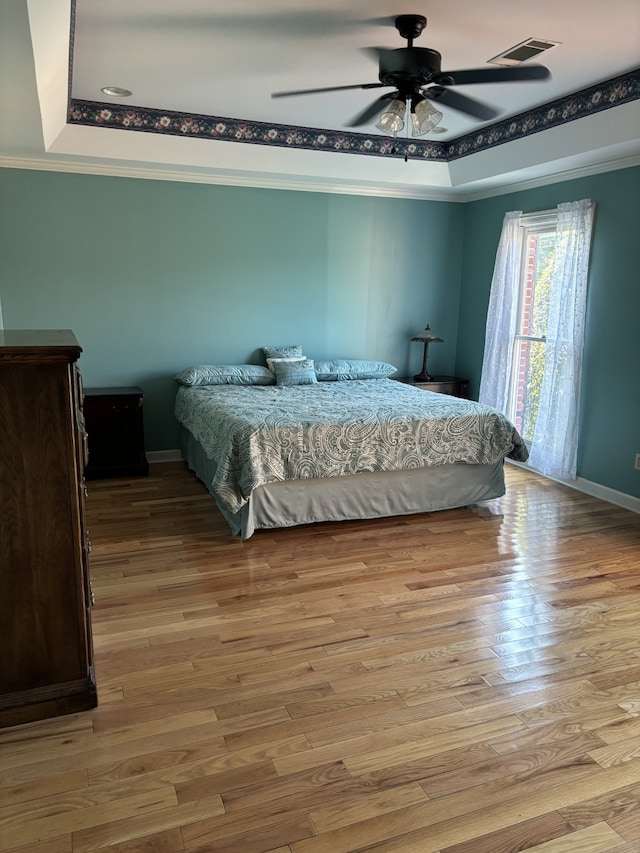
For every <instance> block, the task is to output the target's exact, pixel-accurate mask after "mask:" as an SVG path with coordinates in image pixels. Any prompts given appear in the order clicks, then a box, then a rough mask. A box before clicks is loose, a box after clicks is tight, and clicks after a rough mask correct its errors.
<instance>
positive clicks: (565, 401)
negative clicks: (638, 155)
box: [479, 199, 595, 480]
mask: <svg viewBox="0 0 640 853" xmlns="http://www.w3.org/2000/svg"><path fill="white" fill-rule="evenodd" d="M594 210H595V205H594V204H593V202H591V201H589V200H588V199H583V200H582V201H577V202H570V203H568V204H561V205H558V208H557V228H556V245H555V252H554V262H553V272H552V281H551V296H550V308H549V317H548V322H547V334H546V346H545V362H544V378H543V381H542V390H541V399H540V404H539V408H538V415H537V419H536V425H535V429H534V434H533V441H532V445H531V453H530V456H529V464H530V465H531V466H532V467H533V468H536V469H537V470H539V471H540V472H541V473H543V474H547V475H548V476H550V477H556V478H558V479H565V480H574V479H575V477H576V457H577V439H578V412H579V395H580V381H581V376H582V352H583V340H584V317H585V309H586V294H587V273H588V264H589V250H590V246H591V230H592V226H593V215H594ZM521 215H522V214H521V212H520V211H513V212H510V213H507V214H505V217H504V222H503V226H502V236H501V238H500V243H499V245H498V251H497V255H496V264H495V269H494V273H493V279H492V282H491V295H490V298H489V311H488V314H487V329H486V336H485V351H484V359H483V363H482V377H481V381H480V394H479V399H480V402H481V403H486V404H487V405H489V406H493V407H494V408H496V409H498V410H499V411H501V412H504V413H507V411H508V406H509V391H510V376H511V364H512V355H513V343H514V335H515V333H516V326H517V320H518V318H517V310H518V290H519V270H520V263H521V258H522V254H521V253H522V242H523V237H524V229H523V228H522V227H521V226H520V217H521Z"/></svg>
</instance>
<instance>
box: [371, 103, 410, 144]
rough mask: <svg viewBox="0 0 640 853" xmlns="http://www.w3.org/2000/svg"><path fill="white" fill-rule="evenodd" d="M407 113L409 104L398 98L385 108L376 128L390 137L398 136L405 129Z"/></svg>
mask: <svg viewBox="0 0 640 853" xmlns="http://www.w3.org/2000/svg"><path fill="white" fill-rule="evenodd" d="M406 111H407V103H406V101H405V100H404V99H402V100H401V99H399V98H397V99H396V100H395V101H391V103H390V104H389V105H388V106H386V107H385V108H384V112H383V113H382V114H381V116H380V118H379V119H378V121H377V122H376V127H377V128H378V130H381V131H382V132H383V133H388V134H389V136H396V135H397V134H398V133H400V131H401V130H402V128H403V127H404V116H405V113H406Z"/></svg>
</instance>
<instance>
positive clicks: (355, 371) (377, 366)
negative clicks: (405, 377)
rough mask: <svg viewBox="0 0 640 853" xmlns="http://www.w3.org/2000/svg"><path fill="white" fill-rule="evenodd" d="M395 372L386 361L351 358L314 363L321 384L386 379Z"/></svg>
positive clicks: (394, 368)
mask: <svg viewBox="0 0 640 853" xmlns="http://www.w3.org/2000/svg"><path fill="white" fill-rule="evenodd" d="M396 370H397V368H396V367H394V366H393V365H392V364H388V363H387V362H386V361H369V360H367V359H353V358H351V359H349V358H334V359H331V360H326V361H316V376H317V377H318V379H319V380H320V381H321V382H328V381H329V382H330V381H334V382H336V381H342V380H345V379H386V378H387V377H388V376H391V374H392V373H395V372H396Z"/></svg>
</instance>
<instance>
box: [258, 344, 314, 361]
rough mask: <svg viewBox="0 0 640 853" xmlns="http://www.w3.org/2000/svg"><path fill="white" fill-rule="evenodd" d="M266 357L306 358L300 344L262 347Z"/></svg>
mask: <svg viewBox="0 0 640 853" xmlns="http://www.w3.org/2000/svg"><path fill="white" fill-rule="evenodd" d="M262 352H263V353H264V357H265V359H267V358H304V356H303V355H302V347H301V346H300V345H299V344H290V345H289V346H286V347H262Z"/></svg>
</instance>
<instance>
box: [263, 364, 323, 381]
mask: <svg viewBox="0 0 640 853" xmlns="http://www.w3.org/2000/svg"><path fill="white" fill-rule="evenodd" d="M273 366H274V369H275V374H276V383H277V384H278V385H315V384H317V382H318V380H317V378H316V371H315V369H314V365H313V359H312V358H304V359H302V361H289V360H287V359H274V364H273Z"/></svg>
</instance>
